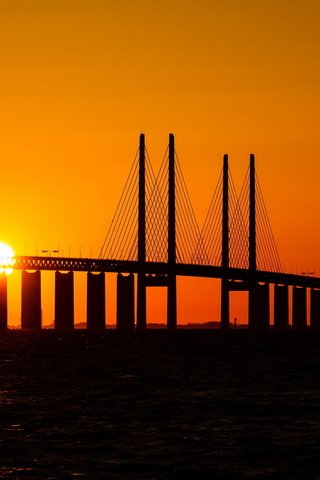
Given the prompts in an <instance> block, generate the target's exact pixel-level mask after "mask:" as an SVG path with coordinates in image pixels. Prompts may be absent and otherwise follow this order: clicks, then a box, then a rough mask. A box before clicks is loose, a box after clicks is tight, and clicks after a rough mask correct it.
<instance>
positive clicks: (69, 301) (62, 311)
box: [54, 271, 74, 330]
mask: <svg viewBox="0 0 320 480" xmlns="http://www.w3.org/2000/svg"><path fill="white" fill-rule="evenodd" d="M54 305H55V321H54V327H55V329H56V330H72V329H73V328H74V281H73V272H67V273H62V272H59V271H56V272H55V304H54Z"/></svg>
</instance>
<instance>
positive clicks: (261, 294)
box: [248, 154, 270, 330]
mask: <svg viewBox="0 0 320 480" xmlns="http://www.w3.org/2000/svg"><path fill="white" fill-rule="evenodd" d="M256 270H257V234H256V173H255V157H254V155H253V154H250V165H249V285H248V288H249V312H248V326H249V328H252V329H254V330H264V329H266V328H268V327H269V313H270V312H269V308H270V307H269V284H268V283H266V284H264V285H260V284H259V283H258V282H257V281H256V279H255V274H256Z"/></svg>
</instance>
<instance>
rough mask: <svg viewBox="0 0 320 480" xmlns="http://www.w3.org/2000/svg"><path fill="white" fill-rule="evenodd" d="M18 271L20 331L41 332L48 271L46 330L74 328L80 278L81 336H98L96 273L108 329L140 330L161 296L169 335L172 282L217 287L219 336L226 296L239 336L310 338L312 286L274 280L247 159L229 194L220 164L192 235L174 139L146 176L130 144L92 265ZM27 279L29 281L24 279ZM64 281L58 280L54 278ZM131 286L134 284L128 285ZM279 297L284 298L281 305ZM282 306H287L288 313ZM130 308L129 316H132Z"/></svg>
mask: <svg viewBox="0 0 320 480" xmlns="http://www.w3.org/2000/svg"><path fill="white" fill-rule="evenodd" d="M13 268H14V269H18V270H22V292H21V298H22V302H21V326H22V328H25V329H39V328H41V271H42V270H53V271H55V328H57V329H72V328H73V326H74V288H73V276H74V272H76V271H85V272H88V273H87V327H88V328H89V329H98V330H99V329H103V328H105V324H106V321H105V320H106V319H105V273H106V272H115V273H117V274H118V276H117V294H116V295H117V327H118V328H119V329H133V328H135V327H136V328H138V329H140V330H143V329H145V328H146V327H147V315H146V311H147V310H146V289H147V288H148V287H154V286H164V287H166V288H167V327H168V328H169V329H175V328H176V327H177V288H176V279H177V276H196V277H209V278H218V279H221V327H222V328H225V329H227V328H229V326H230V320H229V316H230V314H229V293H230V291H233V290H244V291H248V296H249V301H248V326H249V327H250V328H252V329H257V330H264V329H267V328H269V325H270V305H271V303H270V286H271V285H273V289H274V300H273V308H274V327H275V328H277V329H287V328H289V311H290V309H291V310H292V327H293V328H296V329H304V328H306V327H307V292H308V293H309V294H310V322H309V323H310V327H311V328H313V329H319V330H320V278H317V277H314V276H308V275H294V274H288V273H284V272H283V269H282V266H281V261H280V257H279V254H278V251H277V247H276V243H275V240H274V236H273V233H272V229H271V225H270V221H269V218H268V214H267V209H266V205H265V203H264V200H263V195H262V191H261V188H260V184H259V180H258V177H257V172H256V169H255V157H254V155H252V154H251V155H250V162H249V167H248V171H247V174H246V177H245V180H244V183H243V186H242V188H241V190H240V193H239V194H238V193H237V191H236V188H235V185H234V182H233V179H232V175H231V172H230V169H229V162H228V155H224V158H223V167H222V171H221V174H220V177H219V179H218V182H217V185H216V188H215V191H214V194H213V196H212V200H211V203H210V205H209V209H208V212H207V215H206V218H205V222H204V225H203V226H202V227H201V228H200V226H199V224H198V222H197V219H196V216H195V213H194V209H193V206H192V203H191V200H190V196H189V193H188V189H187V186H186V183H185V180H184V177H183V173H182V169H181V166H180V162H179V160H178V157H177V153H176V150H175V141H174V135H173V134H170V135H169V144H168V148H167V151H166V153H165V155H164V158H163V161H162V164H161V166H160V169H159V172H158V174H157V175H155V173H154V171H153V168H152V164H151V161H150V158H149V155H148V152H147V149H146V145H145V137H144V135H143V134H141V135H140V141H139V148H138V151H137V154H136V156H135V158H134V161H133V164H132V167H131V170H130V172H129V175H128V178H127V181H126V183H125V187H124V190H123V192H122V195H121V198H120V200H119V203H118V206H117V208H116V211H115V214H114V217H113V220H112V222H111V225H110V227H109V230H108V232H107V235H106V237H105V240H104V242H103V244H102V247H101V251H100V254H99V256H98V258H96V259H91V258H62V257H47V256H46V257H38V256H32V257H30V256H16V257H15V258H14V262H13ZM31 271H32V272H31ZM62 272H67V273H62ZM135 276H136V277H137V278H136V281H135V280H134V277H135ZM0 277H1V284H0V326H1V328H2V329H4V328H7V284H6V277H5V276H4V275H1V276H0ZM289 289H291V290H292V293H291V294H290V295H289ZM290 302H291V305H290ZM135 307H136V308H135Z"/></svg>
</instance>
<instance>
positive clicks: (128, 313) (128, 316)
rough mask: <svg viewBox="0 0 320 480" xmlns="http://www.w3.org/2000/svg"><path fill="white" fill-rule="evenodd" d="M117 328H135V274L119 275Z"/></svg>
mask: <svg viewBox="0 0 320 480" xmlns="http://www.w3.org/2000/svg"><path fill="white" fill-rule="evenodd" d="M117 329H119V330H133V329H134V276H133V274H132V273H131V274H130V275H127V276H124V275H121V273H118V275H117Z"/></svg>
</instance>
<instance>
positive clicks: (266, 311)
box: [248, 283, 270, 330]
mask: <svg viewBox="0 0 320 480" xmlns="http://www.w3.org/2000/svg"><path fill="white" fill-rule="evenodd" d="M248 325H249V328H251V329H252V330H267V329H268V328H269V326H270V290H269V284H268V283H264V284H260V283H252V284H251V285H250V287H249V319H248Z"/></svg>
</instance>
